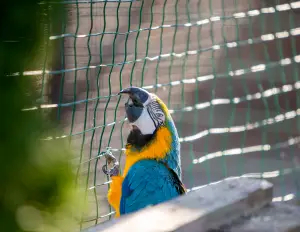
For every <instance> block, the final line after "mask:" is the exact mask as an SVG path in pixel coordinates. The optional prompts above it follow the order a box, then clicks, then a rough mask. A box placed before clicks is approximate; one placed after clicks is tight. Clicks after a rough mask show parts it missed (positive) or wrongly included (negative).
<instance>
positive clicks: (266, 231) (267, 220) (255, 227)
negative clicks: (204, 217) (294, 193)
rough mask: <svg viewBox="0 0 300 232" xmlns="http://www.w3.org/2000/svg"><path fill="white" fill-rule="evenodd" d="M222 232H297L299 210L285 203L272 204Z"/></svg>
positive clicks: (299, 216)
mask: <svg viewBox="0 0 300 232" xmlns="http://www.w3.org/2000/svg"><path fill="white" fill-rule="evenodd" d="M224 231H229V232H257V231H259V232H275V231H276V232H299V231H300V208H299V207H298V206H294V205H290V204H286V203H276V204H272V205H270V206H268V207H265V208H264V209H262V210H260V211H259V212H257V213H255V214H254V215H252V216H251V218H249V219H244V220H241V221H239V223H237V224H236V225H233V226H231V227H230V228H229V230H228V229H227V230H224Z"/></svg>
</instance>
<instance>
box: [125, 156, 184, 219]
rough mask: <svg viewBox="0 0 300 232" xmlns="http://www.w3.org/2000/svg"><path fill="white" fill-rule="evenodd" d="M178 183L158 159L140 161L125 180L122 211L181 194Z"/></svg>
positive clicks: (130, 210)
mask: <svg viewBox="0 0 300 232" xmlns="http://www.w3.org/2000/svg"><path fill="white" fill-rule="evenodd" d="M177 184H178V183H177V182H176V180H174V176H173V175H172V173H171V172H170V171H169V170H168V168H167V167H166V166H165V165H164V164H162V163H160V162H157V161H156V160H142V161H139V162H138V163H136V164H134V165H133V166H132V167H131V168H130V170H129V172H128V174H127V176H126V177H125V179H124V181H123V184H122V197H121V202H120V213H121V214H125V213H131V212H134V211H137V210H139V209H141V208H144V207H146V206H148V205H155V204H158V203H161V202H164V201H167V200H170V199H172V198H174V197H176V196H178V195H180V192H179V191H178V186H177Z"/></svg>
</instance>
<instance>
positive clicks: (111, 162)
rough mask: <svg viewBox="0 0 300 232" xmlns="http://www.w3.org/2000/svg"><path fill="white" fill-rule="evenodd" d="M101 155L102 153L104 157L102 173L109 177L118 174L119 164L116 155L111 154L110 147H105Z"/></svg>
mask: <svg viewBox="0 0 300 232" xmlns="http://www.w3.org/2000/svg"><path fill="white" fill-rule="evenodd" d="M101 155H104V157H105V159H106V164H104V165H103V166H102V171H103V173H104V174H105V175H108V176H110V177H112V176H117V175H119V171H120V169H119V166H120V165H119V162H118V160H117V159H116V157H114V156H113V154H112V152H111V148H110V147H107V148H106V151H104V152H101Z"/></svg>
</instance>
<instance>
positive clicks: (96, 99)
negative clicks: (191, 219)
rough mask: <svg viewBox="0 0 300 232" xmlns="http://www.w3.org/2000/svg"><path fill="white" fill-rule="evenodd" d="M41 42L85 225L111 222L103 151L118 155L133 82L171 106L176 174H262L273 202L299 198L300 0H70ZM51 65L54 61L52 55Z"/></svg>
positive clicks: (195, 181)
mask: <svg viewBox="0 0 300 232" xmlns="http://www.w3.org/2000/svg"><path fill="white" fill-rule="evenodd" d="M63 3H64V4H65V11H66V17H65V19H64V21H63V22H61V24H62V25H61V30H60V31H59V33H56V34H52V35H51V36H50V37H49V44H51V43H52V42H54V41H59V43H60V47H59V49H60V58H59V59H58V60H59V65H58V66H57V67H60V68H59V69H51V70H46V69H45V70H41V71H28V72H25V73H24V74H25V75H26V74H27V75H32V74H35V75H41V74H44V75H47V76H49V77H50V78H51V77H53V78H55V79H56V80H55V81H56V83H58V84H57V85H58V86H59V87H58V88H57V89H58V91H57V93H56V94H57V95H58V100H57V101H53V100H52V101H51V99H50V101H51V102H48V103H43V104H40V105H38V106H35V107H33V108H30V109H27V110H33V109H37V108H52V109H53V108H54V109H56V110H57V118H58V120H60V121H61V122H62V125H63V126H64V128H65V134H64V135H58V136H57V137H55V138H54V137H53V138H47V139H69V141H70V144H71V145H72V147H73V148H74V151H75V152H76V153H77V154H78V159H75V160H73V161H74V163H75V164H76V167H77V176H78V182H81V183H83V184H84V186H85V191H86V199H87V201H88V203H89V206H90V210H89V211H88V212H86V213H85V214H84V215H83V219H82V226H88V225H91V224H97V223H100V222H102V221H105V220H107V219H109V218H110V217H111V216H112V215H113V212H112V209H111V208H110V207H109V206H108V204H107V202H106V192H107V189H108V185H109V183H110V181H109V179H106V177H105V176H104V174H103V173H102V172H101V167H102V165H103V164H104V162H105V160H104V158H102V156H103V151H105V149H106V148H107V147H111V148H112V151H113V152H114V154H115V155H118V156H119V159H120V162H121V164H122V162H124V157H123V155H122V152H123V150H124V141H125V139H126V136H127V134H128V131H127V129H126V118H125V117H124V115H125V114H124V107H123V105H124V104H123V100H122V99H121V98H120V97H119V96H118V95H117V94H116V93H117V92H118V91H119V90H121V89H122V88H124V87H127V86H129V85H136V86H141V87H143V88H145V89H147V90H149V91H151V92H155V93H156V94H157V95H158V96H160V97H161V98H162V100H164V101H165V103H166V104H167V105H168V107H169V109H170V112H171V114H172V116H173V118H174V120H175V123H176V126H177V129H178V132H179V135H180V142H181V143H182V146H181V158H182V169H183V181H184V183H185V185H186V186H187V187H188V188H191V189H192V188H194V187H196V186H199V185H204V184H207V183H210V182H212V181H217V180H220V179H222V178H225V177H228V176H250V177H254V178H267V179H268V180H270V181H271V182H272V183H274V184H275V198H274V200H275V201H276V200H277V201H278V200H291V199H295V200H299V197H300V191H299V180H300V179H299V162H300V156H299V143H300V136H299V129H300V123H299V122H300V121H299V118H298V117H299V115H300V103H299V88H300V81H299V79H298V68H299V63H300V53H299V44H300V39H299V35H300V27H297V25H299V22H300V15H299V14H298V9H299V8H300V1H293V2H290V1H272V2H271V1H267V0H265V1H261V0H251V1H250V0H230V1H229V0H226V1H225V0H222V1H219V0H209V1H201V0H185V1H179V0H175V1H171V0H150V1H144V0H141V1H129V0H127V1H95V0H93V1H92V0H91V1H66V2H63ZM57 62H58V61H57Z"/></svg>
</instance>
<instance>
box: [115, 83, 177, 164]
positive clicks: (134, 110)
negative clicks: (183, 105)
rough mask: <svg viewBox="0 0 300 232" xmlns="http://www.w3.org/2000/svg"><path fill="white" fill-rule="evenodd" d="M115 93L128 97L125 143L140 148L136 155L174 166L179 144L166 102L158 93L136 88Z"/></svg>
mask: <svg viewBox="0 0 300 232" xmlns="http://www.w3.org/2000/svg"><path fill="white" fill-rule="evenodd" d="M119 94H122V95H127V96H128V101H127V103H125V111H126V116H127V118H128V121H129V124H130V126H131V130H130V133H129V136H128V138H127V145H130V146H131V147H133V148H135V149H137V150H139V151H141V150H144V152H143V153H142V152H140V155H142V154H144V156H145V158H155V159H159V158H160V159H165V160H166V161H167V163H169V161H170V162H171V163H170V164H169V165H170V166H173V167H174V169H176V167H177V166H178V165H179V162H180V160H179V148H180V144H179V139H178V134H177V130H176V128H175V125H174V122H173V119H172V117H171V115H170V113H169V110H168V108H167V107H166V105H165V104H164V103H163V102H162V100H160V98H159V97H158V96H156V95H155V94H153V93H149V92H148V91H146V90H144V89H142V88H139V87H134V86H132V87H129V88H126V89H123V90H122V91H120V93H119ZM152 153H153V154H152ZM172 162H174V165H173V164H172Z"/></svg>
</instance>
